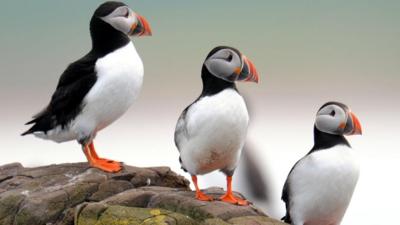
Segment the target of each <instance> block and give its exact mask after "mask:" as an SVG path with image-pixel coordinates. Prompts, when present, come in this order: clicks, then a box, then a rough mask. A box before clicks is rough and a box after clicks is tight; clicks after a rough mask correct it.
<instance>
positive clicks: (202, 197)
mask: <svg viewBox="0 0 400 225" xmlns="http://www.w3.org/2000/svg"><path fill="white" fill-rule="evenodd" d="M192 181H193V184H194V187H195V188H196V198H197V199H198V200H200V201H212V200H213V198H212V197H211V196H208V195H206V194H204V193H203V192H201V190H200V188H199V185H198V184H197V177H196V176H192Z"/></svg>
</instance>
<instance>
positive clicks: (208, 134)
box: [181, 89, 249, 174]
mask: <svg viewBox="0 0 400 225" xmlns="http://www.w3.org/2000/svg"><path fill="white" fill-rule="evenodd" d="M248 121H249V116H248V112H247V108H246V104H245V102H244V100H243V98H242V97H241V96H240V95H239V94H238V93H237V92H236V91H234V90H232V89H227V90H224V91H222V92H220V93H218V94H216V95H213V96H210V97H204V98H202V99H200V100H199V101H197V102H196V103H195V104H193V105H192V106H191V107H190V108H189V110H188V113H187V131H188V141H187V143H186V144H185V146H184V147H183V149H181V158H182V160H183V161H186V162H184V164H185V166H186V165H187V166H186V167H187V169H188V170H192V171H193V172H196V173H197V174H201V173H207V172H210V171H212V170H215V169H223V168H221V167H228V168H230V169H232V168H231V167H235V166H236V163H237V160H238V157H239V155H240V150H241V149H242V147H243V144H244V141H245V138H246V134H247V126H248Z"/></svg>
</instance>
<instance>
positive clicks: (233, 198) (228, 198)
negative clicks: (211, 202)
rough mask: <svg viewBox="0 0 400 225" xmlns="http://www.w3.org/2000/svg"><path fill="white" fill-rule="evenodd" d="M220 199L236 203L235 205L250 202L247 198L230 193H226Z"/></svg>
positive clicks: (243, 204) (244, 204)
mask: <svg viewBox="0 0 400 225" xmlns="http://www.w3.org/2000/svg"><path fill="white" fill-rule="evenodd" d="M220 200H221V201H223V202H228V203H231V204H235V205H241V206H246V205H249V202H248V201H247V200H244V199H241V198H239V197H236V196H234V195H233V194H230V193H226V194H225V195H223V196H222V197H221V198H220Z"/></svg>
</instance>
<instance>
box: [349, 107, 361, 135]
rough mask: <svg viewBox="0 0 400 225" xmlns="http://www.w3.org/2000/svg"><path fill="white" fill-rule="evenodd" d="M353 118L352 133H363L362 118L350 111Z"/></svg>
mask: <svg viewBox="0 0 400 225" xmlns="http://www.w3.org/2000/svg"><path fill="white" fill-rule="evenodd" d="M350 116H351V119H352V120H353V126H354V128H353V131H352V132H351V133H350V135H355V134H360V135H361V134H362V128H361V123H360V120H359V119H358V118H357V116H356V115H355V114H354V113H353V112H350Z"/></svg>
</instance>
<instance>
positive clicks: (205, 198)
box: [196, 191, 214, 202]
mask: <svg viewBox="0 0 400 225" xmlns="http://www.w3.org/2000/svg"><path fill="white" fill-rule="evenodd" d="M196 199H197V200H200V201H206V202H211V201H213V200H214V198H213V197H211V196H208V195H206V194H204V193H203V192H201V191H200V192H196Z"/></svg>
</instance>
